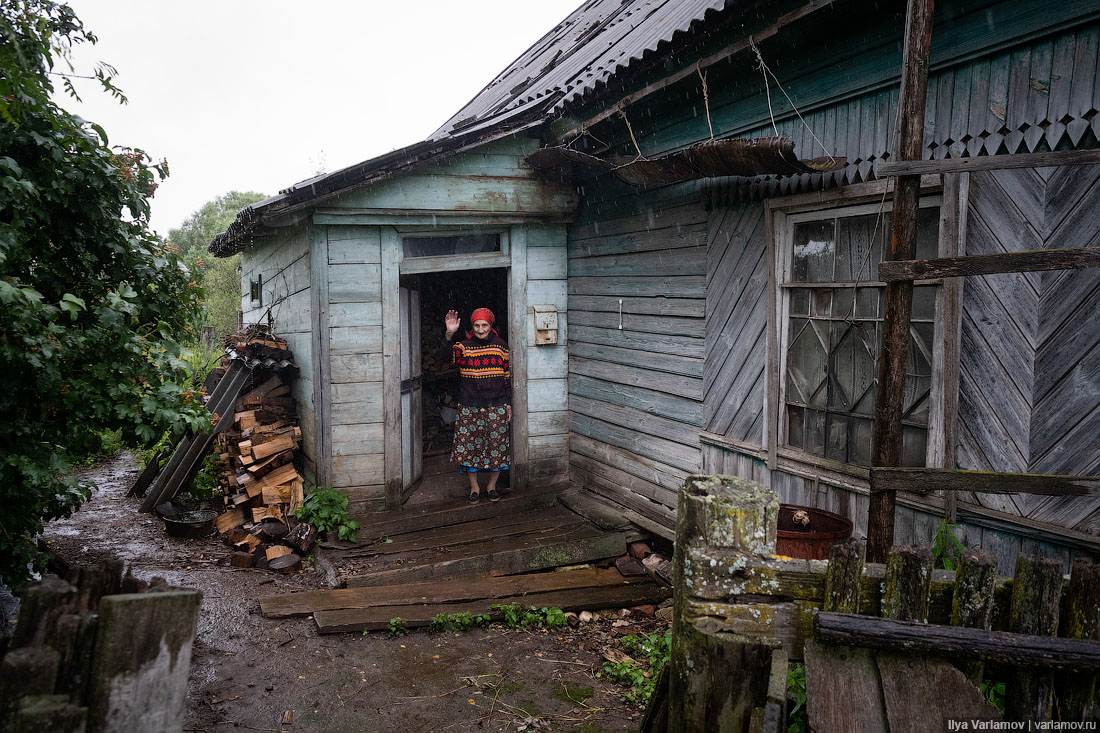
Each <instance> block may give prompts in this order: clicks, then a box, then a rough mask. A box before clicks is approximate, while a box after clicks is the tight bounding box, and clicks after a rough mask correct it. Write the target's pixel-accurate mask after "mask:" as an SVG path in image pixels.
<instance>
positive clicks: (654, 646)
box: [599, 629, 672, 706]
mask: <svg viewBox="0 0 1100 733" xmlns="http://www.w3.org/2000/svg"><path fill="white" fill-rule="evenodd" d="M622 645H623V648H624V649H626V650H627V651H628V652H630V653H631V654H633V655H634V657H635V661H638V660H637V657H639V656H640V657H643V658H644V659H645V667H644V668H643V666H642V664H641V663H640V662H638V663H637V664H631V663H628V662H604V663H603V671H602V672H600V673H599V676H605V677H607V678H608V679H610V680H611V681H612V682H616V683H618V684H620V685H623V686H625V687H629V688H630V689H629V690H628V691H627V693H626V695H624V699H625V700H626V701H627V702H628V703H631V704H632V705H641V706H645V705H648V704H649V698H651V697H652V696H653V690H654V688H655V687H656V686H657V676H658V675H659V674H660V672H661V669H662V668H663V667H664V666H665V664H667V663H668V658H669V656H670V655H671V654H672V629H668V630H666V631H665V632H664V633H662V632H660V631H653V632H650V633H648V634H643V635H642V636H624V637H623V638H622Z"/></svg>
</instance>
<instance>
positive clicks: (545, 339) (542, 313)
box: [532, 305, 558, 346]
mask: <svg viewBox="0 0 1100 733" xmlns="http://www.w3.org/2000/svg"><path fill="white" fill-rule="evenodd" d="M532 310H534V312H535V346H547V345H550V344H556V343H557V342H558V309H557V307H555V306H553V305H536V306H532Z"/></svg>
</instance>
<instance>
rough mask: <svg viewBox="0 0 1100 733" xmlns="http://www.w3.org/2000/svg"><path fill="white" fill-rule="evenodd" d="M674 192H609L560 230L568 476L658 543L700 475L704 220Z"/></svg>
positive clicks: (690, 195) (691, 201) (686, 195)
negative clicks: (565, 266) (565, 298)
mask: <svg viewBox="0 0 1100 733" xmlns="http://www.w3.org/2000/svg"><path fill="white" fill-rule="evenodd" d="M677 188H680V189H682V190H681V191H680V196H679V197H678V198H673V199H671V200H670V198H669V197H668V195H667V192H665V193H662V194H660V195H652V194H642V195H638V194H637V193H636V192H635V191H633V190H626V189H625V188H618V189H611V190H612V191H614V192H615V193H613V194H612V195H609V196H606V197H601V198H600V199H594V198H590V199H589V200H588V201H587V202H586V203H587V207H586V209H585V210H583V211H582V212H581V215H580V219H579V220H578V222H577V224H576V225H574V226H572V227H570V229H569V318H570V332H569V410H570V429H571V431H572V439H571V443H570V458H569V460H570V466H571V471H570V472H571V476H572V477H573V479H574V480H575V481H577V482H578V483H583V484H584V485H585V486H586V487H587V488H589V489H590V490H592V491H594V492H596V493H597V494H600V495H601V496H603V497H604V498H605V499H607V500H610V501H612V502H614V503H616V504H619V505H620V506H622V507H623V509H624V514H625V515H626V516H628V517H630V518H631V519H633V521H635V522H636V523H638V524H640V525H642V526H646V527H648V528H650V529H651V530H652V531H656V532H658V533H660V534H663V535H665V536H671V533H672V530H673V527H674V512H675V507H676V490H677V488H678V487H679V486H680V485H681V484H682V483H683V480H684V478H685V477H686V476H687V474H688V473H690V472H694V471H698V470H700V469H701V468H702V457H701V453H700V448H699V430H700V428H701V427H702V400H703V393H704V385H703V354H704V351H705V336H706V333H705V322H706V318H705V316H706V305H705V300H704V297H703V296H704V288H705V276H706V212H705V211H704V210H703V208H702V206H701V204H700V203H699V200H698V194H697V190H698V189H697V188H695V187H692V186H685V187H677ZM616 194H617V195H616Z"/></svg>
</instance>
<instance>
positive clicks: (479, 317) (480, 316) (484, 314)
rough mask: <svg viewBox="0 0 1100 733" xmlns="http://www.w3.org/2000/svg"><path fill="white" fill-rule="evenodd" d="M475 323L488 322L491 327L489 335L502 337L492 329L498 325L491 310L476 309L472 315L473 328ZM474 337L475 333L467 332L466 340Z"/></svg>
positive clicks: (471, 323)
mask: <svg viewBox="0 0 1100 733" xmlns="http://www.w3.org/2000/svg"><path fill="white" fill-rule="evenodd" d="M474 321H488V322H489V326H490V329H489V333H490V334H491V335H493V336H497V337H499V336H500V334H499V333H497V330H496V329H495V328H491V327H492V326H494V325H496V322H497V317H496V316H494V315H493V312H492V311H491V310H489V309H488V308H474V312H473V313H471V314H470V325H471V326H473V325H474ZM473 337H474V332H473V331H467V332H466V338H473Z"/></svg>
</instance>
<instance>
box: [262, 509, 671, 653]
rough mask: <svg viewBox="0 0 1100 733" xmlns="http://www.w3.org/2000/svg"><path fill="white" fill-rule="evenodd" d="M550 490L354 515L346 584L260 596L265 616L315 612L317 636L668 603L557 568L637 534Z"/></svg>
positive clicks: (342, 553) (642, 588) (657, 594)
mask: <svg viewBox="0 0 1100 733" xmlns="http://www.w3.org/2000/svg"><path fill="white" fill-rule="evenodd" d="M558 498H559V497H558V495H557V494H556V493H554V492H547V493H526V494H520V495H506V496H505V497H503V498H502V499H501V500H500V501H499V502H496V503H490V502H488V501H482V502H481V503H479V504H472V505H471V504H463V503H459V502H456V501H455V500H453V499H452V500H448V501H443V502H435V503H431V504H421V505H415V506H408V505H407V506H406V508H405V509H404V510H402V511H400V512H377V513H375V514H372V515H367V516H362V517H360V521H361V523H362V526H361V528H360V530H359V543H358V544H357V545H356V546H354V547H346V548H342V549H338V550H335V551H334V552H333V554H332V555H330V559H331V560H332V561H333V562H334V564H336V565H337V566H338V567H340V568H341V569H342V571H343V575H344V577H345V579H346V584H347V588H342V589H334V590H326V591H312V592H308V593H295V594H290V595H280V596H270V597H266V598H261V599H260V608H261V610H262V611H263V613H264V615H265V616H268V617H281V616H290V615H310V614H311V615H313V617H314V620H315V622H316V623H317V627H318V629H319V630H320V631H322V632H341V631H360V630H363V629H382V628H385V627H386V626H387V624H388V623H389V620H390V619H391V618H394V617H396V616H400V617H401V618H402V619H403V620H404V622H405V624H406V626H409V627H415V626H424V625H427V624H428V623H430V622H431V620H432V619H433V618H434V617H435V616H436V615H437V614H439V613H460V612H463V611H466V612H469V613H471V614H474V615H477V614H481V613H487V612H489V610H490V609H489V606H490V605H492V604H497V603H500V604H505V605H507V604H510V603H520V604H522V605H525V606H528V605H535V606H537V607H543V606H557V607H559V608H562V609H565V610H585V609H593V608H607V607H612V606H631V605H637V604H639V603H649V602H656V601H660V600H663V599H665V598H667V597H668V595H669V591H668V589H667V588H666V587H665V586H663V585H661V584H658V583H655V582H654V581H652V580H651V579H649V578H648V577H646V576H642V577H633V578H627V577H624V576H622V575H621V574H620V573H619V571H618V570H616V569H615V568H609V569H607V570H600V569H594V568H584V569H575V570H567V571H556V572H542V571H550V570H553V569H554V568H557V567H561V566H567V565H574V564H579V563H588V562H593V561H596V560H602V559H606V558H614V557H619V556H621V555H623V554H624V553H625V552H626V545H627V539H628V537H630V538H631V539H633V536H632V535H634V534H636V532H634V531H632V530H631V528H630V527H629V524H628V523H625V522H620V524H619V526H614V524H615V523H613V522H608V521H604V522H600V525H602V526H597V524H595V523H593V522H592V521H589V520H588V519H586V518H585V516H582V515H581V514H579V513H577V512H576V511H574V510H571V509H569V508H567V507H566V506H565V505H563V504H561V503H558Z"/></svg>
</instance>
